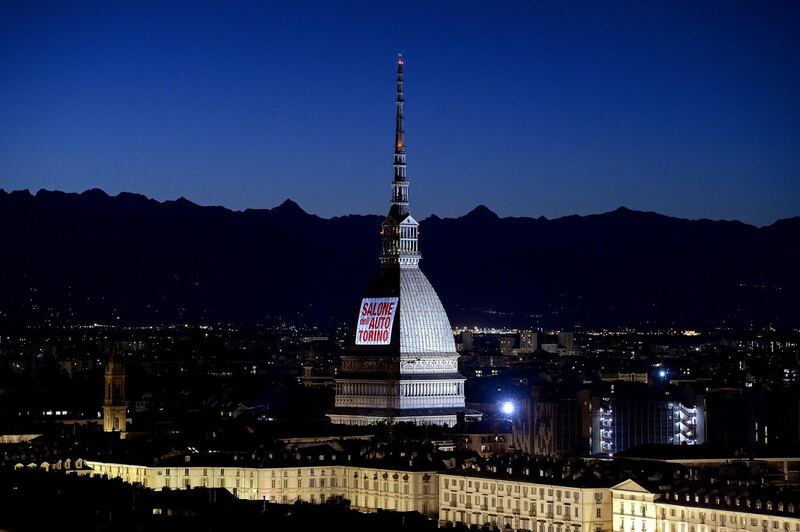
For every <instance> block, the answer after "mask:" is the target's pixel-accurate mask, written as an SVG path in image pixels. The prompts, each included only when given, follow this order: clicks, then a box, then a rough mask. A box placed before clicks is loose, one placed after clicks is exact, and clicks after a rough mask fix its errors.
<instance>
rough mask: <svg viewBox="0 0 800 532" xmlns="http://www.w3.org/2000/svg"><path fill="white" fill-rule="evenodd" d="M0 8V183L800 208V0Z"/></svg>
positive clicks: (564, 206)
mask: <svg viewBox="0 0 800 532" xmlns="http://www.w3.org/2000/svg"><path fill="white" fill-rule="evenodd" d="M191 6H192V7H191V8H188V7H187V5H184V4H180V3H171V2H168V3H152V4H142V3H139V2H115V3H105V2H86V3H82V4H80V5H77V4H71V5H70V4H61V3H58V2H52V3H50V2H42V3H36V4H32V3H24V2H11V3H5V4H3V6H2V7H0V48H2V49H3V54H2V55H0V72H2V74H0V79H2V81H3V83H2V84H0V98H1V99H0V101H3V102H4V103H3V104H2V105H0V121H2V123H3V124H4V128H3V129H2V131H0V186H1V187H3V188H5V189H6V190H15V189H22V188H27V189H31V190H37V189H39V188H46V189H58V190H65V191H75V192H77V191H82V190H85V189H90V188H101V189H103V190H105V191H107V192H109V193H112V194H116V193H119V192H121V191H132V192H135V193H142V194H144V195H146V196H148V197H153V198H156V199H159V200H168V199H172V198H178V197H181V196H183V197H186V198H188V199H190V200H191V201H193V202H196V203H198V204H206V205H223V206H226V207H228V208H232V209H237V210H241V209H246V208H262V207H269V206H274V205H277V204H279V203H280V202H281V201H282V200H283V198H287V197H288V198H293V199H294V200H295V201H297V202H298V203H299V204H300V205H302V206H303V208H304V209H306V210H308V211H309V212H312V213H316V214H318V215H320V216H325V217H329V216H337V215H342V214H347V213H382V212H385V209H386V208H387V206H388V202H389V196H390V193H389V183H390V180H391V149H392V148H391V143H392V132H393V125H392V120H393V116H394V106H393V98H394V57H395V53H396V52H397V51H398V50H403V51H404V52H405V56H406V60H407V65H406V119H407V120H406V129H407V143H408V163H409V167H408V168H409V178H410V180H411V208H412V212H413V213H414V215H415V216H416V217H418V218H425V217H427V216H428V215H430V214H432V213H436V214H437V215H438V216H442V217H452V216H459V215H461V214H463V213H465V212H467V211H469V210H470V209H471V208H472V207H474V206H475V205H478V204H484V205H487V206H489V207H490V208H492V210H493V211H495V212H497V213H498V214H499V215H501V216H531V217H538V216H546V217H548V218H556V217H560V216H567V215H570V214H582V215H583V214H591V213H599V212H607V211H610V210H613V209H615V208H617V207H618V206H620V205H624V206H626V207H628V208H631V209H635V210H643V211H655V212H659V213H662V214H665V215H669V216H676V217H682V218H692V219H697V218H710V219H735V220H741V221H744V222H746V223H750V224H755V225H767V224H771V223H773V222H774V221H775V220H777V219H781V218H786V217H791V216H796V215H798V214H800V212H798V205H800V150H797V146H798V145H800V126H799V124H800V105H798V104H799V103H800V98H798V96H797V95H798V94H800V59H798V57H799V56H798V54H797V53H796V50H798V49H800V34H799V33H798V32H797V31H795V29H796V28H797V27H798V26H800V4H798V3H777V2H775V3H772V2H771V3H767V4H749V3H730V2H704V3H702V4H696V3H664V4H661V5H658V4H656V5H652V4H649V5H636V4H624V3H622V2H608V3H602V4H595V3H587V4H580V5H579V6H576V5H572V4H566V3H562V2H551V1H539V2H522V1H518V2H517V1H514V2H508V3H503V4H491V3H482V2H440V3H436V4H435V5H430V4H423V3H417V2H404V3H401V4H371V3H366V2H353V3H350V4H346V5H343V6H342V5H337V6H331V5H330V4H328V3H324V2H320V3H318V4H313V5H312V4H304V5H295V4H277V5H276V4H270V5H267V4H260V3H249V2H229V3H225V4H224V5H223V4H216V3H211V2H209V3H206V2H200V3H195V4H191Z"/></svg>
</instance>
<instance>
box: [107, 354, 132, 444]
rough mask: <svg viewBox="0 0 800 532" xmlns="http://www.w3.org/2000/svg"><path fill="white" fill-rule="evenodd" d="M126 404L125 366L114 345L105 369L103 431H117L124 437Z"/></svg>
mask: <svg viewBox="0 0 800 532" xmlns="http://www.w3.org/2000/svg"><path fill="white" fill-rule="evenodd" d="M126 418H127V406H126V404H125V368H124V367H123V365H122V361H121V360H120V356H119V350H118V348H117V346H116V345H114V347H112V350H111V357H110V358H109V359H108V363H107V364H106V371H105V401H104V402H103V432H119V433H120V436H121V437H123V438H124V437H125V429H126V426H125V425H126Z"/></svg>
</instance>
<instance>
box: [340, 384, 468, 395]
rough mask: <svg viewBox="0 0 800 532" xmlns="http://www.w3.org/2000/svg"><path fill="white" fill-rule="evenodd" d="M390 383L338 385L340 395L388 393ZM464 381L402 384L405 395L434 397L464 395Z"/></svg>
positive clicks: (401, 390) (402, 391)
mask: <svg viewBox="0 0 800 532" xmlns="http://www.w3.org/2000/svg"><path fill="white" fill-rule="evenodd" d="M387 386H389V384H388V383H374V382H365V383H361V382H343V383H339V384H338V385H337V389H336V393H337V394H340V395H373V396H374V395H386V393H387ZM463 394H464V383H463V382H436V381H433V382H406V383H402V384H401V385H400V395H401V396H403V397H433V396H440V395H463Z"/></svg>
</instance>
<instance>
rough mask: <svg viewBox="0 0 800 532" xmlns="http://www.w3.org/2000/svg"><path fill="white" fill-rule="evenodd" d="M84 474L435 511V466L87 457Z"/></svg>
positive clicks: (255, 495) (289, 499)
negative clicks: (152, 462) (218, 463)
mask: <svg viewBox="0 0 800 532" xmlns="http://www.w3.org/2000/svg"><path fill="white" fill-rule="evenodd" d="M84 464H85V466H87V467H89V468H90V469H88V470H86V471H85V472H83V474H90V475H107V476H108V477H110V478H120V479H122V480H123V481H124V482H129V483H132V484H141V485H142V486H144V487H146V488H151V489H155V490H161V489H164V488H168V489H190V488H198V487H203V488H224V489H227V490H228V491H230V492H231V493H233V494H234V495H235V496H237V497H239V498H241V499H249V500H259V501H261V500H265V501H267V502H273V503H282V504H290V503H294V502H295V501H298V500H299V501H305V502H310V503H313V504H322V503H324V502H327V501H328V500H330V499H332V498H335V497H342V498H344V499H348V500H349V501H350V503H351V507H352V508H353V509H356V510H360V511H364V512H370V511H375V510H378V509H385V510H397V511H403V512H406V511H416V512H420V513H421V514H423V515H428V516H431V517H435V516H436V515H437V514H438V502H439V496H438V490H437V488H438V484H437V482H436V472H435V471H402V470H394V469H382V468H374V467H358V466H353V465H345V464H341V465H335V464H332V463H328V464H325V465H315V466H302V467H296V466H291V467H290V466H286V467H231V466H227V467H212V466H206V465H202V466H200V465H193V464H192V463H191V462H187V463H185V464H178V465H170V466H167V465H159V466H141V465H130V464H122V463H111V462H97V461H92V460H86V461H85V462H84Z"/></svg>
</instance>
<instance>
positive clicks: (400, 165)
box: [381, 53, 420, 266]
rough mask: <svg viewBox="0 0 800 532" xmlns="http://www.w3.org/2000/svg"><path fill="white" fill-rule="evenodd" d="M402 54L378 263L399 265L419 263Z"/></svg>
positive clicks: (399, 57)
mask: <svg viewBox="0 0 800 532" xmlns="http://www.w3.org/2000/svg"><path fill="white" fill-rule="evenodd" d="M404 64H405V61H404V60H403V54H402V53H399V54H397V97H396V99H395V107H396V109H395V112H396V115H395V130H394V165H393V166H394V178H393V179H392V206H391V208H390V209H389V216H387V217H386V219H385V220H384V221H383V224H382V225H381V237H382V240H383V250H382V252H381V262H382V263H383V264H393V265H400V266H416V265H417V264H418V263H419V259H420V255H419V246H418V243H417V237H418V235H419V224H417V221H416V220H414V218H412V217H411V214H410V213H409V210H408V180H407V179H406V140H405V128H404V124H403V104H404V103H405V101H404V99H403V65H404Z"/></svg>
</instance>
